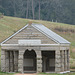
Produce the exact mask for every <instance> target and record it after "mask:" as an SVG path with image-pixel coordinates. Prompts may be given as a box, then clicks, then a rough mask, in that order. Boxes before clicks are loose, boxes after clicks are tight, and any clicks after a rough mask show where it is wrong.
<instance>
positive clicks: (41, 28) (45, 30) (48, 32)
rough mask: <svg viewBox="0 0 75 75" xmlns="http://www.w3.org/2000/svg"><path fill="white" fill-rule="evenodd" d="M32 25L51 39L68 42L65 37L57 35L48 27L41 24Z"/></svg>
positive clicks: (61, 42)
mask: <svg viewBox="0 0 75 75" xmlns="http://www.w3.org/2000/svg"><path fill="white" fill-rule="evenodd" d="M32 26H33V27H34V28H36V29H38V30H39V31H40V32H42V33H43V34H45V35H47V36H48V37H49V38H52V39H53V40H55V41H57V42H58V43H60V44H70V42H69V41H67V40H66V39H64V38H62V37H61V36H59V35H58V34H56V33H55V32H53V31H51V30H50V29H48V28H47V27H45V26H44V25H42V24H32Z"/></svg>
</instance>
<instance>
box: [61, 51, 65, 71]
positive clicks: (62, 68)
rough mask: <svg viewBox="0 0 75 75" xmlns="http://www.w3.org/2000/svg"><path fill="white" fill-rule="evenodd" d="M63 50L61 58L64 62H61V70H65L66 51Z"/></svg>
mask: <svg viewBox="0 0 75 75" xmlns="http://www.w3.org/2000/svg"><path fill="white" fill-rule="evenodd" d="M61 52H62V54H61V55H62V58H61V60H62V62H61V71H62V72H63V71H64V51H63V50H62V51H61Z"/></svg>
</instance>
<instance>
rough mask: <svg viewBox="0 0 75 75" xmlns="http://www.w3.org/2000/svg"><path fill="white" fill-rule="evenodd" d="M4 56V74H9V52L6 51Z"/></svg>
mask: <svg viewBox="0 0 75 75" xmlns="http://www.w3.org/2000/svg"><path fill="white" fill-rule="evenodd" d="M5 55H6V64H5V65H6V72H9V71H10V70H9V67H10V65H9V59H10V58H9V51H6V53H5Z"/></svg>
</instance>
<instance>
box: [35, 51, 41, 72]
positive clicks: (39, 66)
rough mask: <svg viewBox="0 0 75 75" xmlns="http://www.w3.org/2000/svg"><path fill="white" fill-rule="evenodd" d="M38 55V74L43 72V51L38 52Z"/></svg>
mask: <svg viewBox="0 0 75 75" xmlns="http://www.w3.org/2000/svg"><path fill="white" fill-rule="evenodd" d="M36 54H37V73H40V72H42V55H41V51H36Z"/></svg>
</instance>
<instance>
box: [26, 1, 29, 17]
mask: <svg viewBox="0 0 75 75" xmlns="http://www.w3.org/2000/svg"><path fill="white" fill-rule="evenodd" d="M28 2H29V0H27V11H26V18H28Z"/></svg>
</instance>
